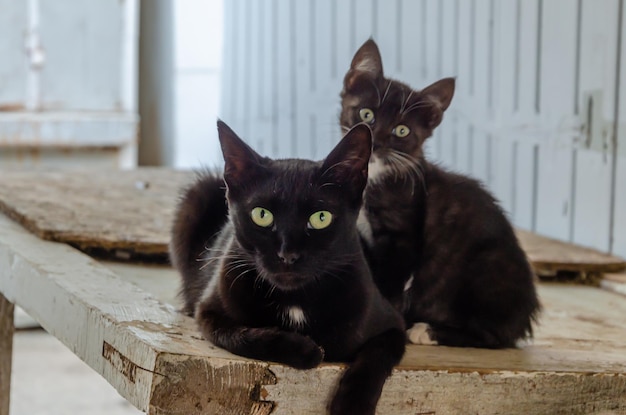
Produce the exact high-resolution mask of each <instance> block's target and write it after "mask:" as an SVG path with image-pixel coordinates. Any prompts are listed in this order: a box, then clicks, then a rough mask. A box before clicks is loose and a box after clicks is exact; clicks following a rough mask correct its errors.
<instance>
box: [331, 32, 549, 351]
mask: <svg viewBox="0 0 626 415" xmlns="http://www.w3.org/2000/svg"><path fill="white" fill-rule="evenodd" d="M454 86H455V80H454V79H453V78H445V79H442V80H440V81H438V82H435V83H434V84H432V85H430V86H428V87H426V88H425V89H423V90H421V91H417V90H413V89H411V88H410V87H409V86H408V85H406V84H403V83H401V82H398V81H395V80H391V79H388V78H385V77H384V75H383V68H382V61H381V57H380V53H379V50H378V47H377V46H376V43H375V42H374V41H373V40H371V39H370V40H368V41H367V42H366V43H365V44H363V46H361V48H360V49H359V50H358V51H357V53H356V54H355V56H354V58H353V60H352V64H351V67H350V70H349V71H348V73H347V74H346V76H345V79H344V89H343V91H342V93H341V99H342V112H341V125H342V127H343V128H345V129H349V128H351V127H352V126H353V125H355V124H357V123H359V122H363V121H366V122H368V123H369V124H370V127H371V128H372V131H373V152H372V157H371V159H370V168H369V180H368V185H367V188H366V190H365V194H364V205H363V208H362V212H361V215H360V217H359V231H360V233H361V236H362V239H363V241H364V246H365V250H366V252H367V257H368V260H369V261H370V265H371V268H372V272H373V274H374V278H375V280H376V283H377V284H378V286H379V287H380V290H381V291H382V292H383V294H384V295H385V296H386V297H387V298H388V299H390V301H391V302H392V303H394V305H395V306H396V307H397V308H398V309H400V310H402V311H403V313H404V316H405V319H406V321H407V325H408V327H411V326H412V325H413V323H420V324H415V326H413V328H412V329H410V330H409V338H410V339H411V341H413V342H414V343H421V344H441V345H450V346H471V347H487V348H502V347H512V346H514V345H515V344H516V342H517V341H518V340H520V339H523V338H525V337H527V336H531V335H532V323H533V321H534V320H535V318H536V315H537V313H538V310H539V303H538V299H537V295H536V291H535V287H534V283H533V273H532V270H531V267H530V265H529V263H528V261H527V259H526V256H525V254H524V252H523V251H522V249H521V248H520V246H519V243H518V241H517V239H516V236H515V234H514V232H513V229H512V227H511V225H510V223H509V221H508V220H507V218H506V217H505V215H504V213H503V211H502V209H501V208H500V207H499V206H498V204H497V202H496V200H495V199H494V198H493V197H492V196H491V195H490V194H489V192H487V190H485V189H484V188H483V186H482V185H481V184H480V183H479V182H478V181H476V180H474V179H471V178H469V177H467V176H463V175H459V174H455V173H452V172H449V171H446V170H444V169H443V168H441V167H439V166H437V165H435V164H433V163H430V162H428V161H427V160H426V159H425V158H424V153H423V144H424V141H425V140H426V139H427V138H428V137H430V136H431V135H432V131H433V129H434V128H435V127H437V126H438V125H439V124H440V122H441V120H442V117H443V113H444V111H445V110H446V109H447V108H448V106H449V104H450V101H451V100H452V96H453V94H454ZM364 109H365V110H364ZM405 134H406V135H405ZM424 323H425V324H424Z"/></svg>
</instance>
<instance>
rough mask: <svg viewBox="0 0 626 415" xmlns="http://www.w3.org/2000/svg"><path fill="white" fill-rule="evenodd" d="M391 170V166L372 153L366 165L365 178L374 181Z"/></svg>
mask: <svg viewBox="0 0 626 415" xmlns="http://www.w3.org/2000/svg"><path fill="white" fill-rule="evenodd" d="M390 171H391V167H389V166H387V165H386V164H385V163H384V162H383V161H382V160H381V159H380V157H378V156H376V155H375V154H372V156H371V157H370V163H369V165H368V167H367V179H368V180H369V181H370V182H373V183H375V182H376V181H378V180H380V179H381V178H382V177H384V176H385V175H387V173H389V172H390Z"/></svg>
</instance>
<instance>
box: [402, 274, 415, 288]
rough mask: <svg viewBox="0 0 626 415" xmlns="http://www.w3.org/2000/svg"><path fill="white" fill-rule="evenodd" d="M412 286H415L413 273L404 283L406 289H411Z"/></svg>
mask: <svg viewBox="0 0 626 415" xmlns="http://www.w3.org/2000/svg"><path fill="white" fill-rule="evenodd" d="M412 286H413V274H411V278H409V279H408V280H406V282H405V283H404V291H409V290H410V289H411V287H412Z"/></svg>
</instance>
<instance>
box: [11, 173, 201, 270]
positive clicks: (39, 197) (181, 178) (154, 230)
mask: <svg viewBox="0 0 626 415" xmlns="http://www.w3.org/2000/svg"><path fill="white" fill-rule="evenodd" d="M192 178H193V173H190V172H181V171H173V170H161V169H150V168H142V169H138V170H132V171H119V170H105V171H102V170H95V171H89V172H87V171H70V172H42V173H38V172H2V174H0V211H3V212H5V213H6V214H7V215H8V216H10V217H11V218H13V219H15V220H16V221H18V222H19V223H21V224H22V225H24V226H25V227H26V228H27V229H29V230H30V231H31V232H33V233H34V234H36V235H38V236H39V237H41V238H43V239H47V240H52V241H60V242H65V243H68V244H70V245H72V246H75V247H78V248H79V249H81V250H84V251H87V252H90V253H93V254H105V255H108V256H110V255H113V256H116V257H119V258H120V259H128V258H132V257H149V256H156V257H157V258H161V259H162V258H165V257H166V256H167V244H168V242H169V230H170V226H171V217H172V214H173V210H174V207H175V205H176V203H177V200H178V197H177V196H178V193H179V192H180V189H181V188H182V187H183V186H185V185H186V184H188V183H189V182H190V181H191V180H192Z"/></svg>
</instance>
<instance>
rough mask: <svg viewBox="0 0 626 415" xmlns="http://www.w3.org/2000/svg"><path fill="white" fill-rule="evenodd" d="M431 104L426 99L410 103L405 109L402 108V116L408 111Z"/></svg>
mask: <svg viewBox="0 0 626 415" xmlns="http://www.w3.org/2000/svg"><path fill="white" fill-rule="evenodd" d="M431 105H432V104H431V103H429V102H428V101H418V102H416V103H415V104H412V105H411V106H410V107H409V108H407V109H406V110H404V111H403V112H402V116H405V115H407V114H408V113H409V112H411V111H413V110H416V109H418V108H426V107H430V106H431Z"/></svg>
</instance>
